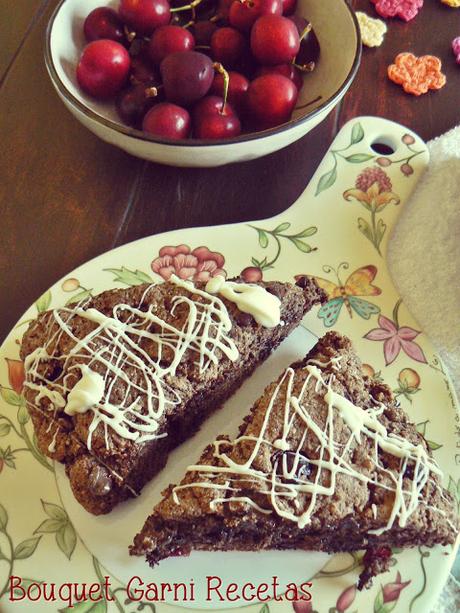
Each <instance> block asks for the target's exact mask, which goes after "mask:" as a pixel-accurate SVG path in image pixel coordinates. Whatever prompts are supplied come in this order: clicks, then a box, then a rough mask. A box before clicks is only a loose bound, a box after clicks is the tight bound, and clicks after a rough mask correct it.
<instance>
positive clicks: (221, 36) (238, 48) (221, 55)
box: [211, 28, 247, 67]
mask: <svg viewBox="0 0 460 613" xmlns="http://www.w3.org/2000/svg"><path fill="white" fill-rule="evenodd" d="M246 48H247V46H246V39H245V38H244V36H243V35H242V34H241V32H239V31H238V30H235V28H218V29H217V30H216V31H215V32H214V34H213V35H212V37H211V55H212V57H213V58H214V59H215V60H216V62H221V63H222V64H223V65H224V66H225V67H233V66H235V65H237V64H238V62H239V61H240V60H241V59H242V57H243V55H244V53H245V51H246Z"/></svg>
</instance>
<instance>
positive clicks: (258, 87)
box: [246, 73, 298, 130]
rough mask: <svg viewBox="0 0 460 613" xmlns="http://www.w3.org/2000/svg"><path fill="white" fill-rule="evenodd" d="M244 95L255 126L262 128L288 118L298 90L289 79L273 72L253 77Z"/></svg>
mask: <svg viewBox="0 0 460 613" xmlns="http://www.w3.org/2000/svg"><path fill="white" fill-rule="evenodd" d="M246 96H247V97H246V102H247V105H246V106H247V111H248V114H249V116H250V118H251V119H252V121H253V122H254V124H255V126H256V127H257V128H258V129H262V130H263V129H266V128H272V127H274V126H277V125H279V124H281V123H284V122H285V121H288V120H289V119H290V117H291V113H292V111H293V110H294V106H295V103H296V102H297V96H298V91H297V87H296V86H295V85H294V83H293V82H292V81H291V80H290V79H288V78H287V77H284V76H283V75H280V74H274V73H273V74H266V75H263V76H261V77H257V79H254V81H252V82H251V84H250V85H249V89H248V91H247V95H246Z"/></svg>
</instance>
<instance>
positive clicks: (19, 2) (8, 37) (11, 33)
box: [0, 0, 47, 83]
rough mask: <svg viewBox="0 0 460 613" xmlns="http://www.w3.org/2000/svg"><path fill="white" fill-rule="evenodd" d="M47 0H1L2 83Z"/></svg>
mask: <svg viewBox="0 0 460 613" xmlns="http://www.w3.org/2000/svg"><path fill="white" fill-rule="evenodd" d="M46 2H47V0H2V1H1V2H0V41H1V43H0V44H1V53H0V83H1V81H2V80H3V78H4V75H5V73H6V72H7V70H8V67H9V66H10V65H11V63H12V61H13V59H14V57H15V55H16V54H17V52H18V51H19V49H20V48H21V44H22V43H23V41H24V39H25V37H26V36H27V32H28V31H29V28H30V27H31V26H32V25H33V23H34V19H35V18H36V17H37V16H38V15H39V14H40V11H41V10H42V9H43V8H44V6H45V4H46Z"/></svg>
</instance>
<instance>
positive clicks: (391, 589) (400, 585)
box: [382, 570, 410, 604]
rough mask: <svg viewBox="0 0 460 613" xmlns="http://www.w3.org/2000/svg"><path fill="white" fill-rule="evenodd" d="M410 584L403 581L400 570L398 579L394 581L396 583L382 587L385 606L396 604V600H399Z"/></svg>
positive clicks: (397, 575)
mask: <svg viewBox="0 0 460 613" xmlns="http://www.w3.org/2000/svg"><path fill="white" fill-rule="evenodd" d="M409 583H410V581H401V574H400V572H399V570H398V572H397V573H396V579H395V580H394V582H393V583H386V584H385V585H384V586H383V587H382V595H383V602H384V604H387V603H389V602H395V601H396V600H398V598H399V595H400V594H401V592H402V591H403V589H404V588H406V587H407V586H408V585H409Z"/></svg>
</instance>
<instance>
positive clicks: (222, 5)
mask: <svg viewBox="0 0 460 613" xmlns="http://www.w3.org/2000/svg"><path fill="white" fill-rule="evenodd" d="M233 2H234V0H219V10H218V11H217V14H218V15H219V17H220V18H221V19H228V15H229V13H230V7H231V6H232V4H233Z"/></svg>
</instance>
